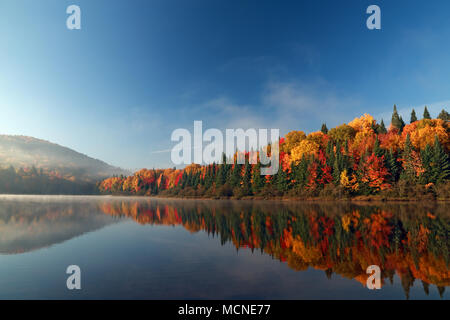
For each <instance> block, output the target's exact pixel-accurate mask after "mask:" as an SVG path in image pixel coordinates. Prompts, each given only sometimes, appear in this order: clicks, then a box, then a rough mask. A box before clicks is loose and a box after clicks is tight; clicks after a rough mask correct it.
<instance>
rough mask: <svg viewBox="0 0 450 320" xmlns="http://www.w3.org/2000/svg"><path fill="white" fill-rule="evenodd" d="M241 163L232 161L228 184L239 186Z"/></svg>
mask: <svg viewBox="0 0 450 320" xmlns="http://www.w3.org/2000/svg"><path fill="white" fill-rule="evenodd" d="M241 172H242V165H241V164H238V163H237V162H236V161H235V163H234V168H233V171H232V173H231V177H230V184H231V186H232V187H240V186H241V181H242V175H241Z"/></svg>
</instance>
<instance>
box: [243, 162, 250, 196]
mask: <svg viewBox="0 0 450 320" xmlns="http://www.w3.org/2000/svg"><path fill="white" fill-rule="evenodd" d="M251 178H252V165H251V164H250V163H249V159H248V157H245V165H244V176H243V177H242V189H243V194H244V195H250V194H251V193H252V191H251Z"/></svg>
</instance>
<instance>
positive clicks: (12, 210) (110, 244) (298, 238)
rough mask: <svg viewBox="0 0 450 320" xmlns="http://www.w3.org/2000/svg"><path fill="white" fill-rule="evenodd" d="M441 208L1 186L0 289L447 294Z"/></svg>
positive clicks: (42, 294)
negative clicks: (4, 192) (77, 193)
mask: <svg viewBox="0 0 450 320" xmlns="http://www.w3.org/2000/svg"><path fill="white" fill-rule="evenodd" d="M449 209H450V206H449V204H416V203H414V204H385V205H367V204H366V205H357V204H342V203H300V202H296V203H282V202H264V201H253V202H251V201H248V202H246V201H213V200H164V199H149V198H122V197H65V196H64V197H63V196H61V197H58V196H54V197H53V196H52V197H44V196H0V299H28V298H33V299H78V298H87V299H190V298H191V299H405V298H409V299H448V298H449V295H448V286H449V284H450V270H449V267H448V266H449V263H450V259H449V223H450V210H449ZM374 264H375V265H379V266H380V268H381V270H382V288H381V289H380V290H368V289H367V288H366V287H365V284H366V280H367V277H368V275H367V274H366V268H367V267H368V266H369V265H374ZM69 265H78V266H79V267H80V268H81V286H82V289H81V290H68V289H67V287H66V280H67V277H68V276H69V275H67V274H66V268H67V267H68V266H69Z"/></svg>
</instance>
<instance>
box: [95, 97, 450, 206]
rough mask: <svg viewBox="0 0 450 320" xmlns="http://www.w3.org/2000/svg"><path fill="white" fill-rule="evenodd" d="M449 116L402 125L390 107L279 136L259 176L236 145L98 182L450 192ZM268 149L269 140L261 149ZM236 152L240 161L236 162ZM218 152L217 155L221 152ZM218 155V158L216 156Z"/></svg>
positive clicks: (282, 193)
mask: <svg viewBox="0 0 450 320" xmlns="http://www.w3.org/2000/svg"><path fill="white" fill-rule="evenodd" d="M449 121H450V115H449V113H448V112H446V111H445V110H442V112H441V113H440V114H439V116H438V118H436V119H432V118H431V116H430V114H429V112H428V110H427V107H425V109H424V112H423V116H422V117H421V119H418V116H417V115H416V112H415V110H414V109H413V110H412V112H411V118H410V121H409V123H408V124H406V123H405V121H404V120H403V119H402V117H401V116H400V115H399V114H398V111H397V108H396V106H394V110H393V113H392V119H391V124H390V126H389V128H386V126H385V124H384V121H383V120H381V122H380V123H377V122H376V120H374V118H373V117H372V116H371V115H368V114H365V115H363V116H361V117H360V118H356V119H354V120H352V121H351V122H349V123H348V124H345V123H344V124H342V125H340V126H338V127H335V128H332V129H328V128H327V126H326V124H323V125H322V128H321V130H320V131H317V132H311V133H309V134H305V133H304V132H303V131H292V132H289V133H288V134H286V136H285V137H283V138H281V139H280V141H279V142H280V170H279V171H278V173H277V174H275V175H273V176H261V175H260V167H261V164H260V163H259V162H258V163H257V164H250V163H249V162H250V161H249V153H248V152H242V151H238V152H237V153H236V154H235V156H234V164H227V163H226V162H225V161H222V163H220V164H216V163H213V164H208V165H203V166H201V165H198V164H191V165H189V166H187V167H186V168H184V169H175V168H173V169H142V170H140V171H137V172H135V173H134V174H133V175H130V176H123V175H121V176H114V177H111V178H108V179H105V180H103V181H102V182H100V183H99V184H98V189H99V192H101V193H103V194H120V195H162V196H176V197H205V198H235V199H240V198H293V199H313V198H320V199H346V198H357V199H361V200H364V199H372V198H374V199H380V200H386V199H393V200H415V199H423V200H436V199H438V200H445V199H449V198H450V182H449V180H450V157H449V152H450V123H449ZM268 150H269V153H270V146H269V148H268ZM237 156H242V157H245V164H238V163H236V158H237ZM224 157H225V155H224ZM224 160H225V158H224Z"/></svg>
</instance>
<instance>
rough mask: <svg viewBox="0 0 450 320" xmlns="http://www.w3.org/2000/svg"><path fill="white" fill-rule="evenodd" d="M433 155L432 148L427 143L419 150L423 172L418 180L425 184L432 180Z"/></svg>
mask: <svg viewBox="0 0 450 320" xmlns="http://www.w3.org/2000/svg"><path fill="white" fill-rule="evenodd" d="M433 155H434V149H433V147H432V146H430V145H429V144H427V146H426V147H425V149H423V150H422V151H421V152H420V158H421V160H422V165H423V168H424V169H425V172H424V173H423V174H422V175H421V176H420V179H419V182H420V183H421V184H427V183H429V182H432V172H433V166H432V164H433Z"/></svg>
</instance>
